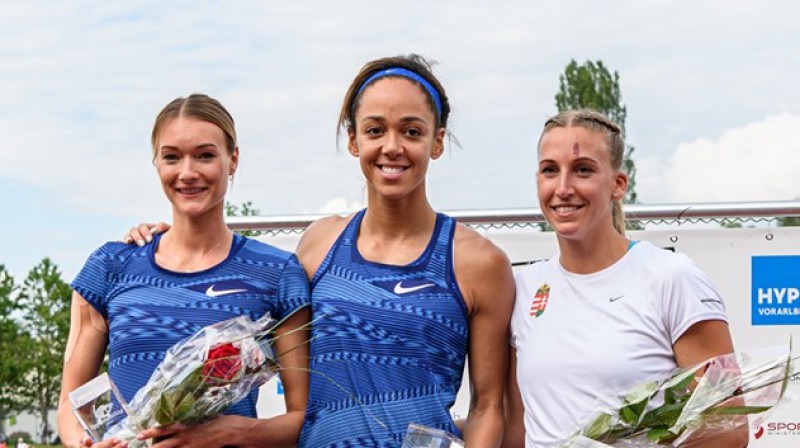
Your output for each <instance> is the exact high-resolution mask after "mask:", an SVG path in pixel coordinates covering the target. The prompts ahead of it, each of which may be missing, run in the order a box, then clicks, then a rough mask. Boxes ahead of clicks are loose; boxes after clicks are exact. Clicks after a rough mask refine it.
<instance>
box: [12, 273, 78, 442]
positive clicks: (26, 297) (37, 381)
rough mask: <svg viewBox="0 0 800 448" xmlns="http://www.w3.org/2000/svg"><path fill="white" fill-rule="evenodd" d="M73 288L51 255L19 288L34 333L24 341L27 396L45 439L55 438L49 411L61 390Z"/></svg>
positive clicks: (30, 331) (28, 327)
mask: <svg viewBox="0 0 800 448" xmlns="http://www.w3.org/2000/svg"><path fill="white" fill-rule="evenodd" d="M71 297H72V289H71V288H70V286H69V284H67V283H66V282H64V281H63V280H62V279H61V272H60V271H59V270H58V267H57V266H56V265H55V264H54V263H53V262H51V261H50V259H49V258H45V259H43V260H42V261H41V262H40V263H39V264H38V265H36V266H34V267H33V269H31V271H30V272H29V273H28V277H27V278H26V279H25V282H24V283H23V284H22V286H21V288H20V291H19V304H20V306H21V307H22V326H23V329H24V330H25V332H26V333H28V334H29V335H30V338H29V340H28V341H27V343H26V344H24V350H25V353H26V356H25V357H26V358H27V360H29V363H28V365H27V366H25V367H26V368H27V371H28V373H27V375H26V382H27V387H26V391H25V395H26V396H27V397H28V399H29V400H30V402H31V406H32V409H33V410H35V411H36V412H37V413H38V414H39V419H40V421H41V422H42V428H41V433H40V434H39V436H40V437H41V438H42V440H51V438H52V435H53V430H52V428H51V426H50V421H49V419H48V412H49V411H50V410H52V409H55V408H56V406H57V404H58V396H59V392H60V390H61V368H62V361H63V357H64V348H65V347H66V341H67V335H68V332H69V318H70V301H71Z"/></svg>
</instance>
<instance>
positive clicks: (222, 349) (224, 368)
mask: <svg viewBox="0 0 800 448" xmlns="http://www.w3.org/2000/svg"><path fill="white" fill-rule="evenodd" d="M241 369H242V358H241V356H240V351H239V349H238V348H237V347H235V346H234V345H233V344H231V343H227V344H222V345H217V346H216V347H214V348H212V349H211V350H209V352H208V358H207V359H206V361H205V362H204V363H203V370H202V373H203V378H204V380H205V381H206V382H210V383H222V382H228V381H231V380H233V379H234V378H236V375H237V374H238V373H239V371H240V370H241Z"/></svg>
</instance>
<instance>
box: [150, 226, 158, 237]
mask: <svg viewBox="0 0 800 448" xmlns="http://www.w3.org/2000/svg"><path fill="white" fill-rule="evenodd" d="M150 233H152V234H153V235H155V234H156V233H158V226H156V227H150Z"/></svg>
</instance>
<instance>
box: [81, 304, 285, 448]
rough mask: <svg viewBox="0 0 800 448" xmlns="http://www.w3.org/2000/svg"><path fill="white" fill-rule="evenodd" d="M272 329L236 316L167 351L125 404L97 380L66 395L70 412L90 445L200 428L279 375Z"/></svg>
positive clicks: (105, 381)
mask: <svg viewBox="0 0 800 448" xmlns="http://www.w3.org/2000/svg"><path fill="white" fill-rule="evenodd" d="M275 325H276V324H275V321H274V320H273V319H271V318H270V317H269V316H265V317H263V318H261V319H259V320H258V321H255V322H253V321H252V320H250V319H249V318H247V317H245V316H239V317H236V318H233V319H229V320H226V321H223V322H219V323H216V324H213V325H209V326H207V327H204V328H202V329H201V330H200V331H198V332H197V333H196V334H194V335H193V336H191V337H189V338H187V339H184V340H183V341H181V342H179V343H177V344H175V345H174V346H172V347H171V348H170V349H169V350H168V351H167V353H166V356H165V358H164V360H163V361H162V362H161V363H160V364H159V365H158V367H156V369H155V370H154V371H153V374H152V375H151V376H150V379H149V380H148V381H147V383H146V384H145V385H144V386H143V387H142V388H141V389H139V391H138V392H137V393H136V395H134V397H133V398H132V399H131V400H130V402H128V403H125V401H124V399H123V398H122V397H121V396H120V395H119V393H118V392H115V391H116V389H115V388H114V385H113V382H112V381H111V380H110V379H109V378H108V377H107V376H105V375H101V376H100V377H98V378H95V379H94V380H92V382H89V383H87V384H86V385H84V386H82V387H81V388H78V389H76V390H75V391H73V392H72V393H70V401H71V402H72V404H73V412H74V413H75V415H76V417H77V418H78V420H79V422H80V423H81V425H83V427H84V429H86V430H87V433H88V434H89V436H90V437H92V439H93V440H94V441H99V440H103V439H107V438H110V437H118V438H120V439H123V440H127V441H128V443H129V446H130V447H131V448H136V447H140V446H146V443H144V442H141V441H138V440H136V439H135V436H136V434H138V433H139V432H140V431H142V430H144V429H147V428H151V427H163V426H169V425H172V424H184V425H193V424H198V423H202V422H204V421H206V420H208V419H210V418H212V417H215V416H217V415H220V414H221V413H223V412H224V411H225V410H226V409H227V408H228V407H230V406H231V405H232V404H234V403H236V402H237V401H239V400H241V399H242V398H243V397H244V396H245V395H247V394H248V393H249V392H250V391H251V390H252V389H253V388H255V387H258V386H260V385H261V384H263V383H265V382H266V381H268V380H269V379H271V378H272V377H273V376H274V375H275V374H276V373H277V372H278V369H279V365H278V363H277V359H276V357H275V353H274V351H273V350H272V345H271V341H272V339H271V338H270V337H269V335H270V334H271V332H272V330H273V329H274V327H275ZM104 377H105V378H104ZM92 384H94V385H93V386H92ZM110 401H115V402H117V403H115V405H114V406H112V407H109V406H108V403H109V402H110ZM112 408H113V409H114V410H113V411H112V410H111V409H112ZM119 409H122V410H124V415H122V416H120V415H118V414H120V412H119ZM118 417H121V418H118Z"/></svg>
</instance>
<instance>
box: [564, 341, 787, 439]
mask: <svg viewBox="0 0 800 448" xmlns="http://www.w3.org/2000/svg"><path fill="white" fill-rule="evenodd" d="M778 353H779V354H778ZM792 361H793V358H792V356H791V344H790V346H789V350H786V349H785V348H783V349H767V350H760V351H758V352H752V353H751V354H744V353H742V354H728V355H721V356H716V357H714V358H711V359H709V360H708V361H706V362H704V363H701V364H699V365H697V366H694V367H691V368H687V369H678V370H677V371H675V372H674V373H673V374H671V375H669V376H668V377H666V378H663V379H661V380H657V381H651V382H647V383H644V384H641V385H639V386H637V387H634V388H633V389H631V390H630V391H628V393H627V394H626V395H625V398H624V400H623V402H622V403H621V404H620V405H619V406H618V407H617V408H616V409H613V410H605V411H601V412H599V413H596V414H594V415H593V416H592V417H591V419H589V421H588V424H586V425H585V426H583V428H582V429H580V430H579V431H577V432H576V433H575V434H574V435H573V436H572V437H571V438H570V439H568V440H567V441H565V442H564V443H562V444H561V446H562V447H573V448H578V447H580V448H601V447H608V446H609V445H613V446H615V447H658V446H664V445H671V446H692V445H693V444H695V443H698V442H701V441H703V440H707V439H708V438H709V437H718V436H720V435H722V434H724V433H729V432H731V431H737V430H740V431H745V430H746V429H745V428H746V427H747V424H748V418H747V416H748V415H750V414H760V413H764V412H767V411H769V410H770V409H772V408H773V407H774V406H775V405H776V404H778V402H779V401H780V400H781V399H782V398H783V397H784V393H785V391H786V387H787V385H788V382H789V379H790V377H791V376H792V374H793V373H794V372H793V368H792Z"/></svg>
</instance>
